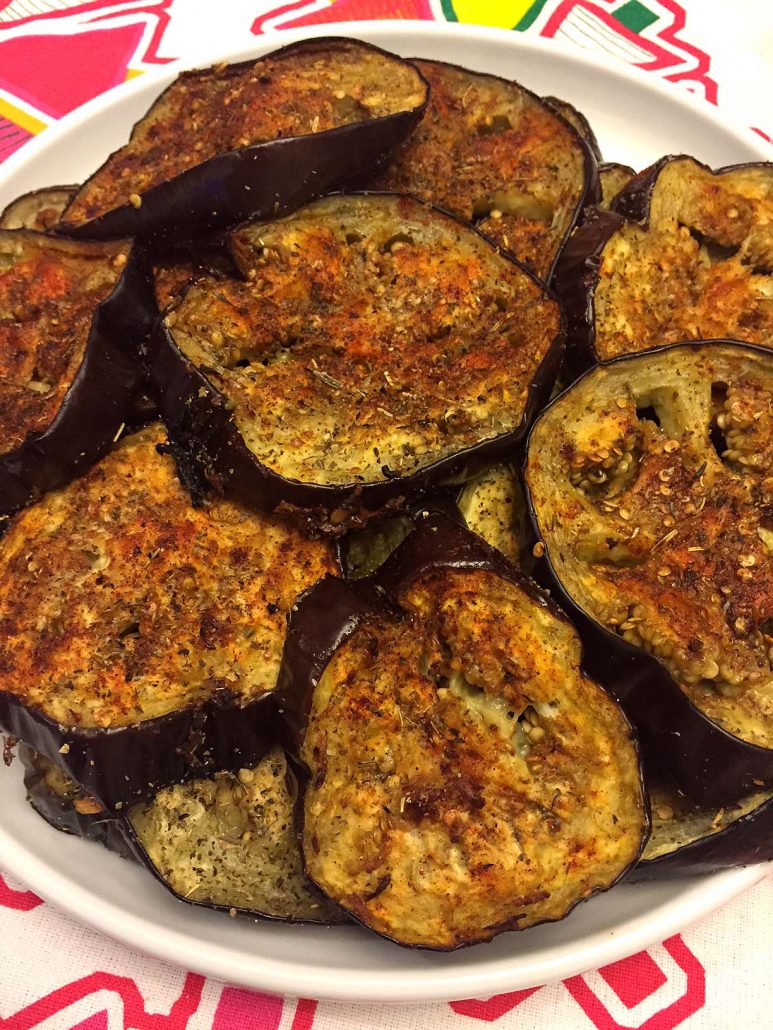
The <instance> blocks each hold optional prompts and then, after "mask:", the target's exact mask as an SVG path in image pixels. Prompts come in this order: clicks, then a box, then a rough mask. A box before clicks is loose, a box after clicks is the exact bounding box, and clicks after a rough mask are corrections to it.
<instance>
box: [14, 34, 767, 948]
mask: <svg viewBox="0 0 773 1030" xmlns="http://www.w3.org/2000/svg"><path fill="white" fill-rule="evenodd" d="M1 224H2V230H1V231H0V341H2V348H1V349H2V353H1V354H0V362H2V366H1V367H2V380H1V382H0V428H1V431H2V437H1V438H0V449H1V450H2V452H3V453H2V455H0V515H2V520H3V530H4V531H3V536H2V540H0V579H1V580H2V588H1V589H0V726H2V729H3V731H4V732H5V733H6V734H7V735H8V736H7V738H6V739H7V744H6V755H7V756H8V757H9V756H10V755H11V753H12V749H13V748H14V747H15V746H16V745H17V744H18V750H17V752H16V753H17V754H18V756H19V758H20V760H21V761H22V762H23V764H24V766H25V770H26V776H25V784H26V789H27V792H28V796H29V800H30V802H31V804H32V805H33V806H34V807H35V808H36V809H37V811H38V812H39V813H40V814H41V815H42V816H43V818H45V819H46V820H48V821H49V822H50V823H51V824H52V825H53V826H55V827H57V828H58V829H60V830H63V831H65V832H68V833H75V834H79V835H82V836H84V837H88V838H91V839H93V840H97V841H99V842H100V843H102V844H104V845H106V846H107V847H109V848H113V849H115V850H118V851H120V852H121V853H122V854H124V855H125V856H127V857H129V858H130V859H131V860H132V861H137V862H140V863H142V864H143V865H144V866H146V867H147V869H148V870H149V871H150V872H151V873H152V874H153V875H154V876H155V877H156V879H157V880H159V881H160V882H161V883H162V884H163V885H164V886H165V887H166V888H167V889H168V890H169V891H171V892H172V893H173V894H174V895H176V896H177V897H178V898H179V899H181V900H182V901H185V902H187V903H192V904H195V905H203V906H206V907H208V908H217V909H222V910H223V911H224V912H226V913H230V914H231V915H236V914H238V913H244V914H247V915H249V916H250V917H263V918H268V919H275V920H283V921H295V922H306V923H308V922H311V923H323V924H334V923H348V922H351V921H354V922H356V923H358V924H360V925H361V926H362V927H364V928H367V930H370V931H372V932H374V933H376V934H379V935H381V936H382V937H386V938H388V939H390V940H392V941H394V942H396V943H398V944H402V945H406V946H411V947H420V948H430V949H435V950H439V951H450V950H453V949H456V948H460V947H464V946H467V945H471V944H475V943H477V942H482V941H488V940H490V939H491V938H493V937H494V936H495V935H497V934H499V933H501V932H503V931H508V930H523V929H526V928H528V927H531V926H534V925H535V924H538V923H544V922H550V921H555V920H559V919H562V918H563V917H564V916H566V915H567V913H568V912H570V911H571V910H572V909H573V908H574V906H575V905H577V904H578V903H579V902H580V901H583V900H585V899H587V898H589V897H591V896H592V895H594V894H596V893H597V892H600V891H606V890H608V889H609V888H611V887H612V886H614V885H615V884H617V883H618V882H620V881H621V880H623V879H624V878H628V879H635V878H645V877H650V878H653V877H661V876H672V875H684V874H686V873H695V872H699V871H702V870H707V869H716V868H720V867H723V866H730V865H736V864H741V863H750V862H758V861H762V860H764V859H769V858H773V664H772V662H773V571H772V565H771V551H773V165H770V164H767V165H766V164H746V165H737V166H734V167H729V168H722V169H718V170H712V169H710V168H708V167H706V166H705V165H703V164H701V163H700V162H699V161H696V160H695V159H693V158H691V157H687V156H669V157H664V158H662V159H661V160H659V161H657V162H656V163H655V164H654V165H652V166H650V167H649V168H647V169H645V170H644V171H641V172H639V173H638V174H636V173H635V172H634V170H633V169H630V168H627V167H624V166H621V165H614V164H604V163H602V161H601V155H600V153H599V149H598V145H597V143H596V140H595V138H594V135H593V132H592V130H591V128H590V126H589V124H588V122H587V120H586V119H585V118H584V117H583V116H582V115H581V114H580V113H579V112H578V111H577V110H575V109H574V108H573V107H572V106H571V105H569V104H567V103H566V102H564V101H560V100H556V99H555V98H551V97H539V96H536V95H535V94H534V93H531V92H530V91H529V90H527V89H525V88H524V87H523V86H520V85H519V84H518V83H515V82H510V81H507V80H504V79H500V78H496V77H494V76H491V75H484V74H480V73H477V72H471V71H468V70H466V69H464V68H459V67H455V66H454V65H450V64H443V63H440V62H435V61H424V60H413V61H408V60H403V59H401V58H399V57H396V56H395V55H393V54H390V53H386V52H384V51H383V50H380V49H378V48H376V47H374V46H370V45H368V44H366V43H361V42H358V41H356V40H350V39H340V38H328V39H315V40H313V41H306V42H302V43H298V44H294V45H292V46H288V47H285V48H283V49H281V50H277V51H275V52H273V53H271V54H269V55H267V56H265V57H262V58H260V59H259V60H252V61H247V62H245V63H242V64H234V65H218V66H216V67H213V68H210V69H207V70H204V71H190V72H184V73H183V74H181V75H180V76H179V77H178V78H177V79H176V80H175V81H174V82H173V83H172V85H171V86H169V88H168V89H167V90H166V91H165V92H164V93H162V94H161V96H159V97H158V99H157V100H156V101H155V103H154V104H153V106H152V107H151V108H150V110H149V111H148V113H147V114H146V115H145V117H144V118H143V119H142V121H140V122H139V123H138V124H137V125H136V126H135V128H134V130H133V131H132V134H131V138H130V139H129V141H128V142H127V143H126V144H125V146H123V147H122V148H121V149H120V150H118V151H116V152H115V153H114V154H112V155H111V156H110V157H108V158H107V160H106V161H105V163H104V164H103V165H102V167H101V168H100V169H99V170H98V171H96V172H95V173H94V175H92V177H91V178H90V179H88V180H87V181H86V182H85V183H83V184H82V185H80V186H72V187H69V186H66V187H62V186H57V187H52V188H51V189H44V190H39V191H37V192H35V193H32V194H27V195H26V196H24V197H21V198H20V199H18V200H17V201H15V202H13V203H12V204H11V205H10V206H9V207H8V208H6V210H5V212H4V213H3V215H2V223H1ZM557 384H558V388H557ZM559 388H560V390H561V391H562V392H559ZM551 397H554V398H555V399H552V400H551Z"/></svg>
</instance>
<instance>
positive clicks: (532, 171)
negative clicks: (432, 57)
mask: <svg viewBox="0 0 773 1030" xmlns="http://www.w3.org/2000/svg"><path fill="white" fill-rule="evenodd" d="M414 64H415V65H416V67H417V68H418V69H419V70H420V71H421V73H422V75H424V77H425V78H426V79H427V81H428V82H429V84H430V87H431V94H430V102H429V106H428V107H427V113H426V114H425V116H424V118H423V119H422V121H421V122H420V124H419V125H418V127H417V128H416V129H415V131H414V132H413V134H412V135H411V136H410V137H409V138H408V139H407V140H406V141H405V142H404V143H403V144H402V145H401V146H400V147H399V148H398V150H397V152H396V154H395V156H394V158H393V159H392V161H391V162H390V163H389V164H388V165H387V167H386V169H385V170H384V171H383V172H380V173H379V174H378V175H377V176H376V178H375V180H374V188H375V189H382V190H399V191H401V192H404V193H412V194H414V195H415V196H418V197H421V198H422V199H423V200H428V201H431V202H432V203H433V204H437V205H438V206H439V207H442V208H445V209H446V210H448V211H452V212H453V213H454V214H456V215H458V216H459V217H460V218H464V219H466V220H467V221H470V222H474V223H475V224H476V225H477V226H478V228H479V229H481V230H482V231H483V232H485V233H486V235H488V236H490V237H491V238H492V239H493V240H495V241H496V242H497V243H499V244H501V245H502V246H504V247H506V248H507V249H508V250H510V251H512V253H513V254H515V255H516V256H517V257H518V258H520V259H521V260H522V261H526V262H527V263H529V264H530V266H531V267H532V268H533V269H534V270H535V271H536V272H537V273H538V275H540V276H542V277H543V278H545V279H546V280H547V279H549V277H550V273H551V270H552V268H553V264H554V261H555V258H556V255H557V253H558V251H559V250H560V248H561V245H562V243H563V242H564V240H565V239H566V237H567V236H568V235H569V233H570V231H571V229H572V227H573V226H574V225H575V224H576V223H577V221H578V219H579V217H580V215H581V214H582V211H583V208H584V207H585V206H586V205H587V204H593V203H596V202H597V201H598V199H599V196H600V194H599V191H598V177H597V174H596V159H595V157H594V156H593V153H592V150H591V148H590V147H589V146H588V144H587V143H586V142H585V141H584V140H583V139H581V137H580V135H579V134H578V133H577V132H576V130H575V129H574V128H573V127H572V126H571V125H569V124H568V122H566V121H565V120H564V118H563V117H561V116H557V115H556V113H555V111H554V110H552V109H551V107H550V106H549V105H548V104H546V103H545V102H544V101H543V100H541V99H540V98H539V97H538V96H536V95H535V94H534V93H531V92H530V91H529V90H527V89H525V88H524V87H523V86H520V85H519V84H518V83H516V82H509V81H507V80H506V79H500V78H496V77H495V76H493V75H482V74H480V73H479V72H471V71H468V70H467V69H466V68H458V67H456V66H455V65H452V64H443V63H442V62H440V61H422V60H417V61H414Z"/></svg>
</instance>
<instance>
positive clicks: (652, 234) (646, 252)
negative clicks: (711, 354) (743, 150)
mask: <svg viewBox="0 0 773 1030" xmlns="http://www.w3.org/2000/svg"><path fill="white" fill-rule="evenodd" d="M647 175H648V173H647V172H646V171H645V172H642V173H641V174H640V176H638V177H637V178H636V179H634V180H633V181H632V182H631V183H630V184H629V186H628V187H627V188H626V189H625V190H624V191H623V193H622V194H619V195H618V197H617V198H616V201H615V205H614V209H615V210H616V211H618V212H621V213H624V214H625V213H626V212H630V213H631V214H632V215H634V216H635V217H640V218H642V219H643V224H638V223H633V222H626V223H625V224H623V225H622V226H621V227H620V228H619V229H618V230H617V231H616V232H615V233H614V234H613V235H612V236H611V237H610V238H609V240H608V241H607V243H606V245H605V247H604V250H603V252H602V256H601V264H600V267H599V272H598V282H597V284H596V287H595V291H594V294H593V300H594V304H595V309H596V310H595V328H596V339H595V346H596V351H597V353H598V355H599V357H600V358H602V359H606V358H612V357H616V356H617V355H619V354H628V353H630V352H632V351H641V350H645V349H648V348H650V347H657V346H660V345H661V344H664V343H675V342H678V341H680V340H692V339H712V338H721V337H724V338H732V339H736V340H744V341H747V342H750V343H759V344H762V345H764V346H770V345H771V341H772V340H773V165H746V166H744V165H740V166H738V167H737V168H733V169H729V170H728V171H724V172H717V173H713V172H712V171H711V170H710V169H709V168H707V167H706V166H705V165H701V164H699V163H698V162H697V161H695V160H693V159H692V158H688V157H681V158H675V159H673V160H670V161H666V162H665V163H664V164H662V166H661V167H660V169H659V171H657V172H651V173H650V179H649V180H648V182H647V185H646V186H644V185H643V184H642V183H643V180H644V179H645V177H647ZM645 197H646V199H645ZM634 198H635V200H634Z"/></svg>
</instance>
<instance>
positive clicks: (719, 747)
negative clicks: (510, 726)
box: [526, 341, 773, 805]
mask: <svg viewBox="0 0 773 1030" xmlns="http://www.w3.org/2000/svg"><path fill="white" fill-rule="evenodd" d="M526 485H527V489H528V492H529V495H530V504H531V507H532V515H533V518H534V521H535V527H536V529H537V532H538V533H539V536H540V543H541V547H542V548H543V549H544V551H545V557H544V563H545V564H546V566H547V567H548V568H549V572H550V574H551V576H552V579H553V585H554V586H555V587H556V589H557V590H558V591H559V592H560V594H561V595H562V596H563V599H564V603H565V604H566V605H567V607H568V610H569V611H570V612H571V613H572V615H573V616H575V617H576V619H577V621H578V625H579V626H580V627H581V630H582V633H583V635H584V638H585V640H586V644H587V647H586V654H587V661H588V668H589V670H590V671H591V673H592V674H595V675H596V676H597V677H598V678H602V679H603V680H604V681H605V682H607V683H609V684H611V686H612V687H613V688H614V690H615V691H616V693H617V695H618V696H619V698H620V699H621V700H622V703H623V705H624V706H625V707H626V709H627V711H628V712H629V714H630V715H631V716H632V717H633V718H634V721H635V722H636V723H637V724H638V726H639V729H640V730H641V732H642V735H643V738H644V741H645V744H646V745H647V746H648V747H649V749H650V753H651V754H657V756H658V761H659V762H660V763H661V764H662V766H663V767H665V768H666V769H669V770H670V771H671V772H672V773H673V775H674V777H675V778H676V780H677V782H678V785H679V786H680V788H681V789H682V790H684V791H685V793H686V794H688V796H690V797H692V798H693V799H694V800H695V801H697V802H699V803H701V804H706V805H722V804H724V803H725V802H727V801H733V800H735V799H737V798H738V797H740V796H741V795H742V794H744V793H749V792H751V791H752V790H753V789H754V786H755V783H756V782H757V781H759V780H761V781H765V782H770V781H771V780H773V671H772V670H771V656H772V655H773V647H772V645H773V633H772V632H771V625H772V623H771V619H773V564H772V563H771V550H772V549H773V522H771V502H772V501H773V354H771V353H770V351H766V350H764V349H762V348H759V347H750V346H743V345H741V344H735V343H731V342H725V341H715V342H711V343H705V344H689V343H688V344H684V345H676V346H672V347H666V348H662V349H661V350H658V351H652V352H650V353H648V354H644V355H634V356H631V357H628V358H625V359H620V360H617V361H614V362H610V363H608V364H606V365H601V366H599V367H598V368H596V369H593V370H591V371H590V372H589V373H587V374H586V375H585V376H583V377H582V379H580V380H579V381H578V382H577V383H575V384H574V385H573V386H571V387H570V388H569V389H568V390H567V391H566V392H565V393H564V394H562V395H561V396H560V397H559V398H558V399H557V400H555V401H554V402H553V404H552V405H550V406H549V407H548V408H547V409H546V411H545V412H544V413H543V414H542V415H541V416H540V418H539V420H538V421H537V422H536V423H535V426H534V429H533V431H532V433H531V436H530V439H529V446H528V460H527V466H526Z"/></svg>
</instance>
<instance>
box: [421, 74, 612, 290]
mask: <svg viewBox="0 0 773 1030" xmlns="http://www.w3.org/2000/svg"><path fill="white" fill-rule="evenodd" d="M410 60H411V61H414V62H415V61H423V60H425V58H422V57H412V58H410ZM432 63H433V64H437V65H440V66H441V67H445V68H455V69H457V70H459V71H463V72H466V73H467V74H468V75H475V76H477V77H478V78H484V79H491V80H493V81H495V82H502V83H504V84H505V85H506V86H508V87H510V88H512V87H513V86H515V87H516V88H517V89H519V90H520V91H521V92H522V93H525V94H526V96H528V97H529V98H530V99H531V100H533V101H534V102H535V103H536V104H540V105H542V107H545V108H547V109H548V111H549V112H550V114H551V115H552V117H553V118H555V119H557V120H558V121H559V122H561V124H562V125H563V126H564V127H565V128H566V129H567V130H568V131H569V132H570V133H571V134H572V136H574V138H575V140H576V142H577V144H578V146H579V147H580V149H581V150H582V155H583V171H584V176H583V179H584V183H583V189H582V190H581V191H580V195H579V197H578V198H577V203H576V204H575V206H574V210H573V211H572V213H571V217H570V218H569V220H568V222H567V227H566V232H565V233H564V236H563V239H562V240H561V242H560V243H559V245H558V247H557V248H556V253H555V256H554V258H553V260H552V262H551V264H550V267H549V268H548V270H547V272H546V273H545V277H544V281H545V283H546V284H547V285H548V286H549V287H551V288H554V281H553V280H554V277H555V274H556V266H557V264H558V261H559V258H560V256H561V252H562V251H563V249H564V247H565V246H566V242H567V240H568V239H569V238H570V236H571V234H572V231H573V230H574V228H575V226H577V225H579V224H580V222H581V221H582V218H583V214H584V212H585V210H586V209H587V208H589V207H592V206H593V205H594V204H598V203H599V201H600V200H601V185H600V182H599V172H598V160H597V156H596V153H595V150H594V147H593V146H592V144H591V143H589V141H588V140H587V139H586V138H584V137H583V135H582V134H581V133H580V132H578V130H577V127H576V126H575V125H574V124H573V122H572V121H570V120H569V119H567V118H566V117H565V115H564V114H563V112H562V111H560V110H559V109H558V107H556V106H554V104H551V101H554V103H555V104H559V105H565V107H567V108H568V107H571V105H570V104H568V103H567V102H566V101H562V100H558V99H557V98H556V97H541V96H539V94H537V93H534V92H532V90H530V89H527V88H526V86H523V85H522V84H521V83H520V82H515V81H514V80H513V79H505V78H503V77H502V76H501V75H488V74H486V73H485V72H479V71H473V70H472V69H470V68H465V67H464V66H463V65H460V64H451V63H450V62H449V61H434V60H433V62H432ZM571 109H572V111H574V112H575V114H576V115H577V116H578V118H582V119H584V115H581V114H580V112H579V111H577V110H576V108H574V107H572V108H571ZM422 113H423V112H422ZM588 129H589V130H590V132H591V135H592V136H593V140H594V142H595V141H596V137H595V135H594V134H593V130H592V129H590V124H588ZM596 146H598V143H596ZM452 217H455V216H452ZM481 235H483V234H481ZM499 249H500V252H501V253H503V254H507V253H508V252H507V251H506V250H505V249H504V248H502V247H500V248H499ZM508 256H509V257H511V258H512V259H513V260H514V261H518V258H517V256H516V255H515V254H509V255H508ZM518 263H519V264H520V262H518Z"/></svg>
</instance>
